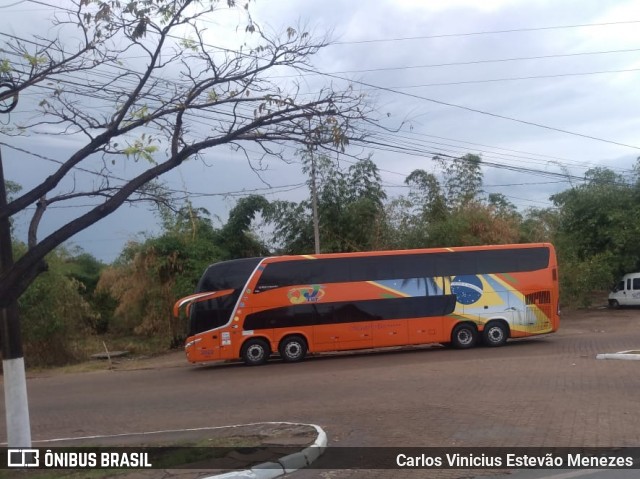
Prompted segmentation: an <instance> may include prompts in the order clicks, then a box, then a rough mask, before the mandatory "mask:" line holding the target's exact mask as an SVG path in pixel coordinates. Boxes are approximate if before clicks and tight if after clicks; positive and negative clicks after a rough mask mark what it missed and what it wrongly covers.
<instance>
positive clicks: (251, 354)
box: [247, 344, 265, 363]
mask: <svg viewBox="0 0 640 479" xmlns="http://www.w3.org/2000/svg"><path fill="white" fill-rule="evenodd" d="M264 355H265V352H264V348H263V347H262V346H260V345H259V344H252V345H251V346H249V348H248V349H247V357H248V358H249V359H250V360H251V362H253V363H255V362H259V361H262V360H263V359H264Z"/></svg>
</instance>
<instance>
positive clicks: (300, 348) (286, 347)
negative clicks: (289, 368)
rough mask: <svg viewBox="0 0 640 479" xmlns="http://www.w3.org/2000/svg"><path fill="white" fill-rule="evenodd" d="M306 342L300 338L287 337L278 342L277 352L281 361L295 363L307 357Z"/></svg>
mask: <svg viewBox="0 0 640 479" xmlns="http://www.w3.org/2000/svg"><path fill="white" fill-rule="evenodd" d="M307 348H308V347H307V341H305V339H304V338H303V337H302V336H287V337H286V338H284V339H283V340H282V341H280V346H279V347H278V352H279V353H280V357H281V358H282V360H283V361H285V362H287V363H297V362H299V361H302V360H303V359H304V358H305V356H306V355H307Z"/></svg>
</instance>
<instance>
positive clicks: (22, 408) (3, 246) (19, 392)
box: [0, 80, 31, 448]
mask: <svg viewBox="0 0 640 479" xmlns="http://www.w3.org/2000/svg"><path fill="white" fill-rule="evenodd" d="M12 88H13V82H10V81H7V80H3V81H2V82H0V89H7V90H11V89H12ZM1 97H2V100H3V103H2V106H0V113H8V112H10V111H11V110H13V109H14V108H15V106H16V104H17V103H18V95H17V93H14V94H9V95H7V94H3V95H2V96H1ZM7 98H10V103H9V104H8V105H7V104H5V103H4V100H6V99H7ZM6 207H7V190H6V187H5V181H4V171H3V167H2V152H1V151H0V211H2V210H3V209H5V208H6ZM11 266H13V250H12V247H11V224H10V222H9V218H8V217H7V218H4V219H0V274H1V273H3V272H5V271H6V270H8V269H9V268H11ZM0 346H1V348H2V372H3V376H4V408H5V414H6V418H7V443H8V446H9V447H27V448H28V447H31V426H30V422H29V402H28V399H27V378H26V375H25V368H24V354H23V352H22V335H21V333H20V318H19V316H18V302H17V300H15V301H11V302H10V303H9V304H8V305H7V306H6V307H5V308H0Z"/></svg>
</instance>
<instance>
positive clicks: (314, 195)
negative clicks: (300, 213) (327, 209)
mask: <svg viewBox="0 0 640 479" xmlns="http://www.w3.org/2000/svg"><path fill="white" fill-rule="evenodd" d="M309 154H310V155H311V209H312V210H313V243H314V245H315V253H316V254H320V222H319V220H318V190H317V188H316V160H315V155H314V154H313V151H310V152H309Z"/></svg>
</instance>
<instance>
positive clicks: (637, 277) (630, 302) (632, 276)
mask: <svg viewBox="0 0 640 479" xmlns="http://www.w3.org/2000/svg"><path fill="white" fill-rule="evenodd" d="M609 306H610V307H612V308H619V307H620V306H640V273H629V274H625V275H624V276H623V277H622V279H621V280H620V281H619V282H618V283H617V284H616V285H615V286H614V288H613V290H612V291H611V293H609Z"/></svg>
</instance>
